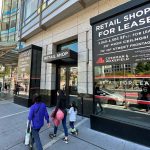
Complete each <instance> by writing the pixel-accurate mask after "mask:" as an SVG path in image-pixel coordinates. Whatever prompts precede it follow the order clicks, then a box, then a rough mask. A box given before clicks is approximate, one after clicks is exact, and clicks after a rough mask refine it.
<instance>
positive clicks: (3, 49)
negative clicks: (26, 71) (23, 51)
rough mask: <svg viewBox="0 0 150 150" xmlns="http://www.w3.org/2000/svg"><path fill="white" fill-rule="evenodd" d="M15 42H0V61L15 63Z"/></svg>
mask: <svg viewBox="0 0 150 150" xmlns="http://www.w3.org/2000/svg"><path fill="white" fill-rule="evenodd" d="M16 47H17V43H15V42H0V63H1V64H4V65H17V63H18V51H17V50H15V49H16Z"/></svg>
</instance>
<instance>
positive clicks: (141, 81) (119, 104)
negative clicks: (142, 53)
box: [94, 61, 150, 126]
mask: <svg viewBox="0 0 150 150" xmlns="http://www.w3.org/2000/svg"><path fill="white" fill-rule="evenodd" d="M94 80H95V87H94V88H95V102H96V104H97V103H98V104H99V105H101V107H100V108H99V109H103V110H105V114H106V115H110V116H113V117H116V118H118V117H119V118H121V119H123V120H124V121H126V119H128V120H130V122H134V121H135V122H138V124H141V125H143V124H144V125H146V126H149V125H148V124H147V120H145V119H144V118H145V117H146V116H145V115H147V114H148V113H150V62H149V61H148V62H139V63H132V64H116V65H115V64H114V65H103V66H95V77H94ZM114 110H115V113H113V112H114ZM124 112H126V115H127V117H126V118H125V117H124V115H125V114H124ZM131 112H133V113H131ZM135 116H136V117H135ZM138 116H139V117H138Z"/></svg>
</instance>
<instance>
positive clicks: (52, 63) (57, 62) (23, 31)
mask: <svg viewBox="0 0 150 150" xmlns="http://www.w3.org/2000/svg"><path fill="white" fill-rule="evenodd" d="M33 5H34V6H35V7H34V8H33V7H32V6H33ZM128 5H131V6H132V7H133V8H132V9H134V8H137V11H136V9H135V12H134V13H133V14H132V15H130V19H132V18H134V16H136V15H137V16H139V17H143V18H141V19H142V20H140V21H139V22H140V23H141V24H142V25H143V26H144V25H145V23H146V24H148V23H149V10H150V6H149V2H148V1H142V2H141V1H140V0H139V2H137V1H136V0H131V1H129V0H115V1H114V0H61V1H59V0H44V1H40V0H29V1H28V0H25V1H22V3H21V10H22V12H21V17H20V20H21V21H20V32H19V39H20V40H21V41H24V42H25V45H26V46H30V45H32V44H33V45H36V46H39V47H41V48H42V58H41V68H40V69H41V77H40V93H41V94H42V95H43V96H44V100H45V102H46V104H47V105H48V106H52V105H55V104H56V99H57V98H56V90H57V89H63V90H65V92H66V96H67V100H68V104H69V103H70V102H71V101H73V100H74V101H76V102H77V103H78V106H79V108H80V110H81V113H83V114H84V115H86V116H90V114H92V113H94V117H95V116H96V117H98V118H101V117H102V118H105V119H106V118H107V119H108V118H110V119H108V120H109V121H110V122H111V120H115V119H116V120H119V121H120V122H121V123H122V127H125V123H124V122H126V123H127V124H132V125H133V126H132V127H133V128H134V126H135V128H134V129H137V128H136V127H137V126H140V127H141V128H142V129H143V131H142V132H143V133H144V132H145V131H146V132H147V133H148V132H149V131H148V130H147V129H148V128H149V127H150V126H149V124H148V122H149V121H150V120H149V117H148V116H147V113H148V112H149V102H147V101H149V98H148V97H149V94H150V91H149V90H150V88H149V84H150V80H149V79H150V78H149V60H148V59H147V61H144V63H143V62H128V61H127V62H125V63H122V62H118V63H116V61H118V60H122V61H123V60H127V59H128V57H129V56H130V54H129V53H126V54H124V55H121V56H117V57H114V56H113V57H112V56H110V57H109V59H108V60H107V61H108V62H109V63H107V64H106V65H102V64H103V63H104V59H103V58H101V57H100V58H98V59H97V56H95V50H96V51H98V52H100V51H101V52H104V50H105V49H106V48H107V47H109V45H107V42H108V41H106V40H103V41H102V43H100V42H99V45H103V44H104V47H103V48H100V49H98V48H97V47H98V46H97V47H96V48H93V46H94V44H93V43H92V41H93V40H94V39H96V38H95V35H96V34H97V33H96V34H95V32H92V26H93V27H95V26H94V25H95V24H96V25H97V23H98V22H99V20H98V19H99V18H102V19H101V21H102V22H103V21H104V20H107V19H109V16H111V15H110V14H109V15H108V13H107V11H109V10H112V13H114V11H116V9H115V8H116V7H117V9H118V10H120V9H122V8H124V7H125V8H126V6H128ZM143 7H146V8H144V9H143ZM125 8H124V12H126V13H127V12H128V11H129V12H130V11H131V8H126V9H125ZM138 10H139V11H138ZM116 12H117V11H116ZM124 12H122V11H121V10H120V12H118V14H115V15H118V16H119V15H120V14H124ZM142 13H143V14H142ZM97 15H101V17H98V19H97V18H96V19H94V21H93V22H94V23H93V22H92V23H91V24H90V19H91V18H93V17H95V16H97ZM115 15H114V16H115ZM103 17H104V18H105V19H104V20H103ZM125 19H126V21H127V17H125ZM144 21H145V23H144ZM104 23H105V22H104ZM115 23H116V25H117V24H119V20H117V19H116V20H115V21H114V22H111V23H110V26H113V25H114V24H115ZM135 24H136V23H135V22H134V24H133V26H134V25H135ZM91 25H92V26H91ZM107 25H108V23H107V22H106V23H105V24H104V25H101V26H100V25H97V26H98V27H97V29H96V31H99V36H101V34H103V36H104V35H105V36H106V37H107V34H108V32H111V33H112V34H113V33H114V30H115V29H110V30H108V31H105V32H103V29H104V27H106V28H107V27H108V26H107ZM128 26H129V25H128V24H127V25H125V28H128ZM135 26H136V25H135ZM144 28H145V27H144ZM146 28H147V30H144V31H143V32H142V33H136V34H135V35H132V36H137V37H138V38H139V39H141V40H146V41H147V39H148V36H149V33H150V32H149V30H148V27H146ZM101 30H102V32H101ZM120 30H121V28H120ZM122 30H123V29H122ZM136 30H138V29H136ZM144 33H145V35H142V34H144ZM132 36H130V35H129V36H128V38H130V37H132ZM106 37H104V38H106ZM137 37H136V38H137ZM135 40H136V41H138V39H134V42H135ZM110 41H111V40H110ZM117 42H118V43H117ZM123 42H126V43H125V44H124V45H123V46H125V45H126V46H127V45H128V44H129V43H130V42H131V44H133V43H132V42H133V39H132V40H129V39H125V40H124V39H123V37H122V39H121V40H119V39H117V38H116V39H115V38H114V39H113V41H112V43H111V44H112V45H111V46H112V47H113V48H114V49H113V50H114V51H115V50H116V49H115V48H116V46H117V50H120V49H121V50H123V48H125V47H121V43H123ZM138 42H139V41H138ZM142 42H143V41H142ZM144 42H145V41H144ZM132 46H134V45H132ZM148 46H149V45H148ZM110 50H111V48H107V52H108V53H110ZM99 55H101V53H100V54H99ZM93 56H94V57H93ZM147 57H149V56H147ZM112 59H114V60H113V61H112ZM95 61H96V62H95ZM93 62H94V63H93ZM95 64H96V65H95ZM30 81H31V80H30ZM29 84H30V83H29ZM93 95H94V96H93ZM93 99H94V101H93ZM80 104H82V106H80ZM103 110H104V113H103V116H102V113H101V112H102V111H103ZM102 118H101V120H102V121H103V122H105V120H103V119H102ZM91 120H92V119H91ZM93 120H94V119H93ZM97 120H98V119H97ZM108 120H107V121H108ZM107 121H106V122H107ZM116 122H117V121H116ZM96 123H97V126H99V124H100V122H96ZM117 123H118V122H117ZM110 124H111V123H110ZM118 124H119V123H118ZM135 124H136V125H137V126H136V125H135ZM97 126H96V125H93V126H92V127H93V129H94V128H95V129H97V130H100V129H99V128H98V127H97ZM104 126H106V124H105V125H104ZM100 127H101V126H100ZM117 127H118V126H117V125H116V127H115V129H116V130H117ZM101 129H104V128H103V127H101ZM115 129H114V130H113V129H112V132H107V130H105V129H104V130H105V131H104V132H106V133H109V134H113V135H115V133H118V132H119V133H120V134H119V135H117V134H116V136H120V137H128V136H127V135H125V134H124V133H121V131H123V129H122V130H120V131H116V132H115ZM130 129H131V128H130ZM145 129H146V130H145ZM110 130H111V129H110ZM125 130H126V128H125ZM126 131H127V132H129V130H126ZM123 134H124V135H123ZM137 134H138V132H137ZM130 135H131V136H129V137H130V138H127V139H129V140H133V141H136V140H135V139H134V138H132V136H133V135H134V136H136V134H134V133H130ZM143 136H144V137H146V138H147V139H148V135H147V134H145V135H143ZM136 142H137V141H136ZM142 144H146V145H147V143H146V142H143V143H142Z"/></svg>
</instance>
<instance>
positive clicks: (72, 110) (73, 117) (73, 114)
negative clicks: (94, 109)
mask: <svg viewBox="0 0 150 150" xmlns="http://www.w3.org/2000/svg"><path fill="white" fill-rule="evenodd" d="M68 113H69V124H70V127H71V133H72V134H76V135H78V130H77V129H76V128H75V127H74V123H75V121H76V118H77V106H76V103H75V101H73V102H72V103H71V107H70V109H69V112H68Z"/></svg>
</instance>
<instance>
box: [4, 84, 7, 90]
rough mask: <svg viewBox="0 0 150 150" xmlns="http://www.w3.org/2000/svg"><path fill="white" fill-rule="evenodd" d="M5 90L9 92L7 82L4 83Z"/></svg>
mask: <svg viewBox="0 0 150 150" xmlns="http://www.w3.org/2000/svg"><path fill="white" fill-rule="evenodd" d="M4 88H5V91H6V92H7V84H6V83H5V84H4Z"/></svg>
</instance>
